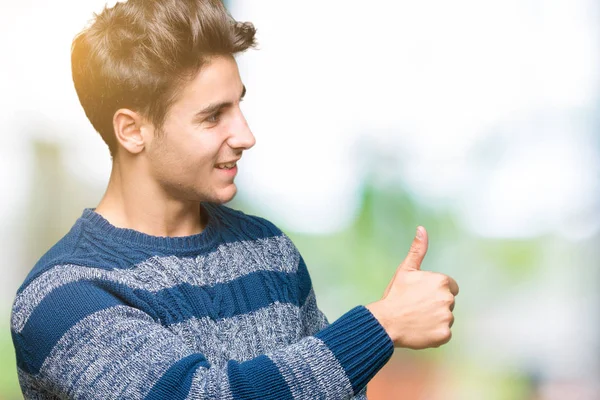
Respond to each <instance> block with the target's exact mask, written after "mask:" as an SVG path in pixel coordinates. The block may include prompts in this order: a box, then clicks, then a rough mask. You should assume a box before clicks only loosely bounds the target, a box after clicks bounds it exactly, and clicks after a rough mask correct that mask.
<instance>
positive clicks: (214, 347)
mask: <svg viewBox="0 0 600 400" xmlns="http://www.w3.org/2000/svg"><path fill="white" fill-rule="evenodd" d="M202 207H203V209H204V211H206V213H207V215H208V222H207V226H206V228H205V229H204V231H203V232H202V233H200V234H197V235H192V236H185V237H157V236H150V235H147V234H144V233H141V232H137V231H134V230H131V229H123V228H117V227H115V226H113V225H111V224H110V223H109V222H108V221H107V220H106V219H104V218H103V217H102V216H101V215H100V214H98V213H96V212H95V211H94V210H93V209H85V210H84V212H83V215H82V216H81V217H80V218H79V219H78V220H77V221H76V223H75V224H74V226H73V228H72V229H71V230H70V231H69V232H68V233H67V234H66V235H65V237H63V238H62V239H61V240H60V241H59V242H58V243H57V244H56V245H55V246H53V247H52V249H50V250H49V251H48V252H47V253H46V254H45V255H44V256H43V257H42V258H41V259H40V260H39V262H38V263H37V264H36V265H35V267H34V268H33V269H32V271H31V272H30V274H29V275H28V277H27V278H26V279H25V282H24V283H23V285H22V286H21V287H20V288H19V290H18V292H17V295H16V299H15V302H14V305H13V309H12V317H11V331H12V338H13V343H14V346H15V350H16V355H17V367H18V374H19V381H20V384H21V388H22V390H23V394H24V395H25V397H26V398H31V399H64V398H74V399H142V398H146V399H348V398H357V399H365V398H366V396H365V393H366V384H367V383H368V381H369V380H370V379H371V378H372V377H373V376H374V375H375V373H376V372H377V371H378V370H379V369H380V368H381V367H382V366H383V365H384V364H385V363H386V362H387V360H388V359H389V357H390V356H391V354H392V352H393V343H392V342H391V340H390V338H389V336H388V335H387V334H386V333H385V331H384V330H383V328H382V327H381V325H380V324H379V323H378V322H377V320H376V319H375V318H374V317H373V315H372V314H371V313H370V312H369V311H368V310H367V309H366V308H365V307H363V306H357V307H355V308H353V309H352V310H350V311H349V312H347V313H346V314H344V315H343V316H342V317H340V318H339V319H338V320H337V321H335V322H334V323H332V324H329V323H328V321H327V319H326V318H325V316H324V315H323V313H322V312H321V311H320V310H319V309H318V307H317V302H316V299H315V293H314V291H313V288H312V284H311V280H310V276H309V273H308V270H307V268H306V265H305V263H304V261H303V259H302V257H301V255H300V254H299V252H298V250H297V249H296V247H295V246H294V244H293V243H292V242H291V241H290V239H289V238H288V237H287V236H286V235H285V234H284V233H282V232H281V231H280V230H279V229H277V227H275V226H274V225H273V224H272V223H270V222H269V221H267V220H265V219H262V218H259V217H255V216H249V215H246V214H244V213H242V212H240V211H236V210H233V209H231V208H228V207H225V206H222V205H214V204H209V203H202Z"/></svg>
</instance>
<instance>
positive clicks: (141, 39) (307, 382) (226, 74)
mask: <svg viewBox="0 0 600 400" xmlns="http://www.w3.org/2000/svg"><path fill="white" fill-rule="evenodd" d="M254 34H255V30H254V28H253V26H252V25H251V24H249V23H239V22H235V21H234V20H233V19H232V18H231V17H230V16H229V15H228V13H227V12H226V10H225V9H224V7H223V5H222V4H221V2H220V0H190V1H183V0H129V1H128V2H126V3H118V4H117V5H115V6H114V7H113V8H107V9H105V10H104V11H103V12H102V13H101V14H100V15H97V16H96V19H95V21H94V23H93V24H92V25H91V26H90V27H89V28H87V29H86V30H84V31H83V32H82V33H81V34H80V35H79V36H77V37H76V39H75V40H74V43H73V51H72V67H73V81H74V83H75V88H76V90H77V94H78V96H79V99H80V101H81V104H82V106H83V109H84V110H85V112H86V114H87V116H88V118H89V119H90V121H91V123H92V124H93V126H94V127H95V129H96V130H97V131H98V132H99V133H100V135H102V138H103V139H104V140H105V142H106V143H107V145H108V146H109V149H110V151H111V154H112V157H113V169H112V174H111V177H110V181H109V184H108V188H107V190H106V193H105V195H104V197H103V198H102V200H101V201H100V203H99V204H98V206H97V207H96V208H95V209H86V210H84V212H83V215H82V216H81V217H80V218H79V219H78V220H77V221H76V223H75V225H74V226H73V228H72V229H71V230H70V231H69V232H68V233H67V234H66V236H65V237H64V238H63V239H61V240H60V241H59V242H58V243H57V244H56V245H55V246H54V247H53V248H52V249H50V250H49V251H48V252H47V253H46V254H45V255H44V256H43V257H42V258H41V259H40V260H39V262H38V263H37V264H36V265H35V267H34V268H33V270H32V271H31V273H30V274H29V276H28V277H27V278H26V280H25V282H24V283H23V285H22V286H21V288H20V289H19V291H18V293H17V296H16V300H15V303H14V306H13V313H12V325H11V326H12V334H13V341H14V345H15V349H16V354H17V363H18V372H19V379H20V383H21V387H22V389H23V393H24V395H25V397H26V398H35V399H54V398H76V399H91V398H97V399H141V398H148V399H184V398H188V399H204V398H211V399H313V398H327V399H347V398H352V397H353V396H356V397H355V398H365V392H366V384H367V383H368V382H369V380H370V379H371V378H372V377H373V376H374V375H375V373H376V372H377V371H378V370H379V369H380V368H381V367H382V366H383V365H384V364H385V363H386V362H387V360H388V359H389V357H390V356H391V354H392V352H393V349H394V346H403V347H409V348H425V347H433V346H439V345H441V344H443V343H445V342H447V341H448V340H449V339H450V326H451V325H452V319H453V317H452V307H453V304H454V295H456V294H457V292H458V288H457V286H456V283H455V282H454V281H453V280H452V279H451V278H449V277H447V276H444V275H441V274H435V273H431V272H424V271H420V270H419V266H420V262H421V260H422V259H423V257H424V255H425V252H426V250H427V236H426V233H425V231H424V230H423V228H419V229H418V235H417V236H418V237H417V238H415V240H414V242H413V245H412V247H411V252H410V253H409V256H408V257H407V258H406V259H405V260H404V261H403V262H402V264H401V265H400V267H399V268H398V270H397V273H396V276H395V277H394V278H393V280H392V282H391V283H390V285H389V286H388V288H387V289H386V291H385V293H384V296H383V298H382V299H381V300H380V301H377V302H375V303H372V304H370V305H368V306H366V307H365V306H357V307H355V308H353V309H352V310H350V311H348V312H347V313H346V314H345V315H343V316H342V317H340V318H339V319H338V320H337V321H335V322H334V323H333V324H329V323H328V321H327V319H326V318H325V316H324V315H323V314H322V313H321V312H320V311H319V309H318V307H317V303H316V299H315V293H314V291H313V289H312V285H311V280H310V277H309V274H308V270H307V267H306V265H305V263H304V261H303V259H302V257H301V256H300V254H299V253H298V250H297V249H296V248H295V246H294V245H293V243H292V242H291V241H290V240H289V238H288V237H287V236H286V235H285V234H283V233H282V232H281V231H280V230H279V229H278V228H277V227H275V226H274V225H273V224H271V223H270V222H268V221H266V220H265V219H262V218H259V217H254V216H249V215H246V214H244V213H242V212H240V211H236V210H233V209H231V208H228V207H225V206H224V205H223V204H224V203H227V202H228V201H229V200H231V199H232V198H233V197H234V195H235V193H236V186H235V184H234V178H235V175H236V173H237V162H238V161H239V160H240V158H241V157H242V154H243V152H244V151H245V150H248V149H250V148H251V147H252V146H253V145H254V143H255V140H254V137H253V135H252V133H251V131H250V129H249V128H248V125H247V124H246V121H245V119H244V116H243V115H242V113H241V111H240V101H242V99H243V97H244V94H245V92H246V89H245V87H244V85H243V83H242V82H241V80H240V76H239V72H238V68H237V65H236V61H235V59H234V58H233V56H234V55H235V54H237V53H239V52H242V51H244V50H246V49H248V48H250V47H252V46H253V45H254V43H255V40H254ZM365 267H367V266H365ZM365 271H367V269H365Z"/></svg>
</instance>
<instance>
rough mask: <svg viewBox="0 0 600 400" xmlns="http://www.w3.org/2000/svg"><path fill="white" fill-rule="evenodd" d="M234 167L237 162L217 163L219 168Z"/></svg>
mask: <svg viewBox="0 0 600 400" xmlns="http://www.w3.org/2000/svg"><path fill="white" fill-rule="evenodd" d="M233 167H235V163H229V164H219V165H217V168H219V169H231V168H233Z"/></svg>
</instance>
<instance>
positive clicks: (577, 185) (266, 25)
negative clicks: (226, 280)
mask: <svg viewBox="0 0 600 400" xmlns="http://www.w3.org/2000/svg"><path fill="white" fill-rule="evenodd" d="M104 4H105V1H103V0H62V1H59V2H56V1H53V2H50V1H47V0H20V1H8V0H0V5H1V6H0V48H1V49H2V53H1V54H2V55H1V60H2V62H1V63H0V72H1V73H0V126H1V127H2V128H1V132H2V134H1V136H0V193H1V195H0V220H1V221H2V223H1V224H0V241H1V243H2V279H0V399H2V400H6V399H18V398H21V395H20V391H19V388H18V383H17V377H16V368H15V360H14V352H13V349H12V343H11V339H10V332H9V315H10V307H11V304H12V300H13V298H14V295H15V292H16V290H17V288H18V286H19V285H20V283H21V281H22V280H23V278H24V276H25V275H26V274H27V272H28V271H29V269H30V268H31V267H32V266H33V264H34V263H35V261H37V259H38V258H39V257H40V256H41V255H42V254H43V253H44V252H45V251H46V250H48V249H49V248H50V246H51V245H52V244H54V243H55V242H56V241H57V240H58V239H59V238H60V237H62V235H64V234H65V233H66V232H67V231H68V229H69V228H70V227H71V225H72V224H73V223H74V221H75V219H76V218H77V217H78V216H79V215H80V214H81V212H82V209H83V208H84V207H94V206H95V205H96V204H97V202H98V201H99V199H100V198H101V196H102V194H103V192H104V189H105V185H106V183H107V180H108V176H109V172H110V158H109V154H108V150H107V149H106V147H105V146H104V144H103V142H102V141H101V140H100V137H99V135H97V134H96V133H95V132H94V131H93V129H92V127H91V125H90V124H89V123H88V121H87V120H86V118H85V115H84V113H83V110H82V109H81V107H80V105H79V103H78V100H77V97H76V94H75V91H74V89H73V86H72V82H71V77H70V53H69V52H70V44H71V40H72V38H73V37H74V35H75V34H76V33H77V32H79V31H80V30H81V29H82V28H83V27H84V26H85V24H86V22H87V21H88V20H89V19H90V18H91V17H92V12H99V11H100V10H101V9H102V8H103V6H104ZM112 4H114V1H113V2H111V3H109V5H112ZM227 5H228V7H229V9H230V10H231V12H232V14H233V16H234V17H236V18H237V19H239V20H247V21H252V22H254V23H255V25H256V26H257V28H258V39H259V41H260V48H259V50H258V51H250V52H248V53H246V54H244V55H242V56H240V57H239V58H238V60H239V65H240V68H241V74H242V78H243V80H244V82H245V84H246V86H247V88H248V95H247V96H246V100H245V101H244V103H243V108H244V111H245V113H246V117H247V119H248V121H249V123H250V125H251V127H252V128H253V131H254V133H255V135H256V137H257V145H256V146H255V147H254V148H253V149H252V150H251V151H249V152H248V153H247V154H246V155H245V156H244V159H243V160H242V162H241V163H240V174H239V178H238V183H239V189H240V190H239V195H238V197H237V198H236V199H235V200H234V201H233V202H232V203H231V205H232V206H234V207H237V208H240V209H242V210H244V211H246V212H248V213H254V214H258V215H261V216H264V217H266V218H268V219H270V220H272V221H273V222H275V223H276V224H277V225H279V226H280V227H281V228H282V229H283V230H284V231H285V232H286V233H288V235H289V236H290V237H292V239H293V240H294V242H295V243H296V245H297V247H298V248H299V249H300V251H301V252H302V254H303V256H304V258H305V259H306V261H307V264H308V267H309V270H310V272H311V274H312V277H313V282H314V286H315V288H316V293H317V298H318V301H319V305H320V307H321V308H322V309H323V311H324V312H325V313H326V314H327V316H328V317H329V319H330V320H331V321H333V320H335V319H336V318H337V317H339V316H340V315H341V314H343V313H344V312H345V311H347V310H348V309H350V308H351V307H353V306H355V305H357V304H366V303H368V302H371V301H375V300H377V299H378V298H379V297H380V296H381V294H382V292H383V289H384V288H385V287H386V285H387V283H388V281H389V280H390V278H391V277H392V275H393V273H394V270H395V268H396V266H397V265H398V264H399V262H400V261H401V260H402V259H403V258H404V256H405V254H406V252H407V250H408V247H409V244H410V241H411V239H412V237H413V235H414V231H415V228H416V226H417V225H424V226H425V227H426V228H427V229H428V231H429V235H430V251H429V253H428V255H427V258H426V261H425V263H424V265H423V268H424V269H429V270H433V271H439V272H443V273H446V274H449V275H451V276H453V277H454V278H455V279H456V280H457V281H458V282H459V284H460V286H461V293H460V295H459V297H458V298H457V307H456V309H455V316H456V323H455V325H454V328H453V339H452V341H451V342H450V343H449V344H447V345H446V346H443V347H442V348H439V349H433V350H427V351H407V350H396V352H395V354H394V356H393V358H392V360H391V361H390V362H389V363H388V364H387V365H386V367H384V369H383V370H381V372H380V373H379V374H378V375H377V377H376V378H375V379H374V380H373V381H372V382H371V384H370V385H369V395H370V399H372V400H374V399H408V400H411V399H415V400H417V399H433V400H438V399H439V400H446V399H451V400H452V399H456V400H464V399H474V400H501V399H502V400H504V399H506V400H515V399H517V400H518V399H527V400H533V399H535V400H541V399H544V400H548V399H561V400H562V399H569V400H570V399H583V400H588V399H589V400H593V399H600V384H599V382H600V295H599V292H600V291H599V289H600V261H599V260H600V179H599V178H600V134H599V132H600V96H599V94H600V79H599V78H600V52H599V50H600V3H599V2H598V1H597V0H525V1H524V0H486V1H476V0H456V1H452V2H448V1H444V0H424V1H419V2H415V1H404V0H401V1H390V0H387V1H383V0H370V1H369V2H365V1H353V0H344V1H342V0H329V1H319V0H303V1H292V0H261V1H243V0H230V1H228V2H227ZM74 301H76V299H74Z"/></svg>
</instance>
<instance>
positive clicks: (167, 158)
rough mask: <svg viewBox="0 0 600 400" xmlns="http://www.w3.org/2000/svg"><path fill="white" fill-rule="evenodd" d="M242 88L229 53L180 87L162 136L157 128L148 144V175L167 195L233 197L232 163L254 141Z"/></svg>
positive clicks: (198, 198)
mask: <svg viewBox="0 0 600 400" xmlns="http://www.w3.org/2000/svg"><path fill="white" fill-rule="evenodd" d="M245 91H246V89H245V87H244V85H243V84H242V81H241V79H240V75H239V71H238V68H237V63H236V61H235V59H234V58H233V57H228V56H218V57H214V58H212V59H211V62H210V63H209V64H205V65H204V66H203V67H202V69H201V70H200V73H198V75H197V76H196V77H195V78H194V79H193V80H192V81H190V82H189V83H188V84H187V85H185V86H184V87H183V88H182V91H181V93H179V97H178V100H177V101H176V102H175V103H174V104H173V105H172V106H171V107H170V109H169V111H168V113H167V116H166V119H165V123H164V125H163V128H162V132H161V134H160V136H162V137H160V138H157V136H156V134H157V132H155V134H154V138H153V140H152V142H151V143H150V145H149V146H148V147H147V150H148V159H149V162H150V168H151V174H152V175H153V177H154V178H155V179H156V180H157V182H158V183H159V184H160V186H161V187H162V188H163V189H164V190H165V192H166V194H167V195H168V196H169V197H170V198H173V199H176V200H183V201H192V202H196V201H209V202H214V203H225V202H228V201H230V200H231V199H232V198H233V197H234V196H235V193H236V191H237V188H236V186H235V183H234V177H235V175H236V174H237V165H236V164H235V163H236V161H237V160H239V159H240V157H241V156H242V152H243V151H244V150H247V149H249V148H251V147H252V146H254V143H255V139H254V136H253V135H252V132H251V131H250V129H249V128H248V124H247V123H246V119H245V118H244V116H243V114H242V112H241V110H240V101H241V100H242V98H243V96H244V94H245ZM225 164H229V165H225ZM232 165H233V168H231V166H232Z"/></svg>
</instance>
